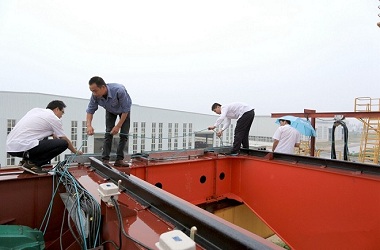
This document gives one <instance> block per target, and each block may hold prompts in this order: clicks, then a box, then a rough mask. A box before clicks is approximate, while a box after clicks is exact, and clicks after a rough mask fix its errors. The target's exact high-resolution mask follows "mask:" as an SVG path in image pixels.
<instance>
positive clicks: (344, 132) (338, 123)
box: [331, 120, 349, 161]
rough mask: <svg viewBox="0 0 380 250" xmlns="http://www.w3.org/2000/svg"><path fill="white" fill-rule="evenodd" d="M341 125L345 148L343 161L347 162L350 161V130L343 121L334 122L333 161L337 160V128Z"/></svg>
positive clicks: (332, 135) (332, 139)
mask: <svg viewBox="0 0 380 250" xmlns="http://www.w3.org/2000/svg"><path fill="white" fill-rule="evenodd" d="M339 125H342V127H343V135H344V147H343V159H344V160H345V161H348V154H349V152H348V129H347V126H346V123H345V122H344V121H342V120H337V121H335V122H334V125H333V128H332V134H331V137H332V138H331V159H336V152H335V128H336V127H338V126H339Z"/></svg>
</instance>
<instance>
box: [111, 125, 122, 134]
mask: <svg viewBox="0 0 380 250" xmlns="http://www.w3.org/2000/svg"><path fill="white" fill-rule="evenodd" d="M119 131H120V127H119V126H115V127H113V128H112V130H111V132H110V134H111V135H116V134H117V133H119Z"/></svg>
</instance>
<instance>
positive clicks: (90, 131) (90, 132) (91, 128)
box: [87, 125, 94, 135]
mask: <svg viewBox="0 0 380 250" xmlns="http://www.w3.org/2000/svg"><path fill="white" fill-rule="evenodd" d="M87 134H88V135H93V134H94V128H93V127H92V126H91V125H90V126H87Z"/></svg>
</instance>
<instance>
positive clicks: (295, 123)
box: [276, 115, 317, 137]
mask: <svg viewBox="0 0 380 250" xmlns="http://www.w3.org/2000/svg"><path fill="white" fill-rule="evenodd" d="M280 120H287V121H290V126H292V127H293V128H295V129H297V130H298V131H299V132H300V133H301V134H303V135H306V136H314V137H315V136H316V135H317V133H315V129H314V128H313V126H312V125H311V123H310V122H309V121H307V120H305V119H302V118H300V117H296V116H292V115H286V116H283V117H280V118H278V119H277V120H276V123H277V124H280Z"/></svg>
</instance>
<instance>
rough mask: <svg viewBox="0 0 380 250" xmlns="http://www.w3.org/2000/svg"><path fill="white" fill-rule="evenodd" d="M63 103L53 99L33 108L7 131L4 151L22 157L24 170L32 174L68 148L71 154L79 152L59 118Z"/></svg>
mask: <svg viewBox="0 0 380 250" xmlns="http://www.w3.org/2000/svg"><path fill="white" fill-rule="evenodd" d="M65 107H66V105H65V104H64V103H63V102H62V101H60V100H55V101H51V102H50V103H49V104H48V105H47V107H46V109H43V108H33V109H31V110H30V111H29V112H28V113H26V115H25V116H24V117H23V118H21V120H20V121H19V122H18V123H17V124H16V126H15V127H14V128H13V129H12V131H11V132H10V133H9V134H8V137H7V145H6V146H7V152H8V154H10V155H12V156H15V157H20V158H22V162H23V164H22V168H23V169H24V170H26V171H28V172H31V173H34V174H39V173H43V172H44V171H43V170H42V166H43V165H46V164H49V163H50V160H51V159H53V158H54V157H56V156H57V155H59V154H61V153H62V152H63V151H65V150H66V149H67V148H68V149H70V151H71V152H72V153H74V154H82V152H81V151H78V150H77V149H75V148H74V146H73V144H72V143H71V141H70V140H69V139H68V138H67V136H66V135H65V132H64V130H63V127H62V121H61V118H62V116H63V114H64V113H65ZM49 137H52V139H49ZM45 173H46V172H45Z"/></svg>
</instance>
